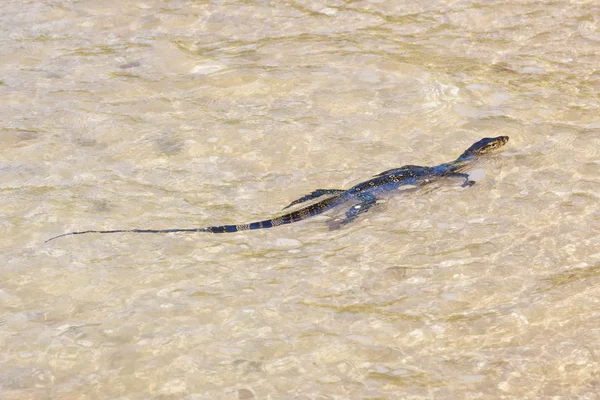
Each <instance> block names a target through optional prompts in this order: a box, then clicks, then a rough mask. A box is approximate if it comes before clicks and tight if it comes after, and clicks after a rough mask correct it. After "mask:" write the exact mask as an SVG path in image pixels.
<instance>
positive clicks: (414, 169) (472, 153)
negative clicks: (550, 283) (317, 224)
mask: <svg viewBox="0 0 600 400" xmlns="http://www.w3.org/2000/svg"><path fill="white" fill-rule="evenodd" d="M507 142H508V136H498V137H495V138H484V139H481V140H479V141H478V142H476V143H474V144H473V145H472V146H471V147H469V148H468V149H467V150H466V151H465V152H464V153H463V154H461V156H460V157H458V158H457V159H456V160H454V161H452V162H449V163H446V164H440V165H437V166H435V167H422V166H418V165H405V166H403V167H400V168H395V169H390V170H387V171H384V172H381V173H379V174H377V175H375V176H374V177H373V178H371V179H369V180H367V181H364V182H361V183H359V184H357V185H355V186H353V187H351V188H350V189H348V190H343V189H318V190H315V191H314V192H312V193H310V194H308V195H306V196H303V197H301V198H299V199H297V200H295V201H293V202H292V203H290V204H289V205H288V206H287V207H285V208H288V207H290V206H293V205H296V204H299V203H303V202H305V201H309V200H313V199H316V198H318V197H322V196H328V197H327V198H326V199H324V200H321V201H318V202H316V203H314V204H311V205H309V206H306V207H303V208H301V209H299V210H296V211H293V212H291V213H288V214H284V215H282V216H280V217H276V218H271V219H267V220H264V221H258V222H251V223H248V224H240V225H219V226H208V227H204V228H188V229H186V228H174V229H117V230H107V231H99V230H89V231H79V232H69V233H64V234H62V235H58V236H54V237H53V238H50V239H48V240H47V241H46V242H49V241H51V240H54V239H58V238H59V237H63V236H69V235H83V234H86V233H127V232H128V233H172V232H210V233H226V232H239V231H246V230H254V229H266V228H272V227H274V226H278V225H285V224H291V223H293V222H298V221H302V220H304V219H307V218H310V217H313V216H315V215H319V214H322V213H324V212H325V211H327V210H330V209H332V208H333V207H336V206H338V205H340V204H343V203H346V202H350V201H352V202H355V203H356V202H358V203H357V204H355V205H353V206H352V207H350V209H349V210H348V211H346V218H345V219H343V220H342V221H341V224H347V223H349V222H351V221H353V220H354V219H356V218H357V217H358V216H359V215H360V214H362V213H364V212H366V211H368V210H369V209H370V208H371V207H373V206H374V205H375V204H376V202H377V199H378V195H380V194H382V193H385V192H390V191H393V190H397V189H398V188H399V187H400V186H404V185H414V186H423V185H426V184H429V183H431V182H433V181H435V180H437V179H440V178H448V177H459V178H464V179H465V181H464V183H463V184H462V186H463V187H465V186H472V185H473V184H474V183H475V182H474V181H472V180H469V175H468V174H465V173H464V172H463V171H464V170H466V169H467V168H468V167H469V164H471V163H472V162H473V161H474V160H475V159H477V158H478V157H480V156H482V155H485V154H488V153H489V152H491V151H493V150H495V149H497V148H499V147H502V146H504V145H505V144H506V143H507ZM285 208H284V209H285Z"/></svg>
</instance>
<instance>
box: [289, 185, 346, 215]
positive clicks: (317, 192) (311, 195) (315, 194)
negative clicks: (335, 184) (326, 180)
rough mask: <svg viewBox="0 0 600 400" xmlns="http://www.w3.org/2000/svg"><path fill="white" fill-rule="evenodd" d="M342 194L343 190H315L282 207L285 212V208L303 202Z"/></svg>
mask: <svg viewBox="0 0 600 400" xmlns="http://www.w3.org/2000/svg"><path fill="white" fill-rule="evenodd" d="M344 192H345V190H341V189H317V190H315V191H314V192H312V193H309V194H307V195H306V196H302V197H300V198H299V199H297V200H294V201H292V202H291V203H290V204H288V205H287V206H285V207H283V209H284V210H285V209H286V208H289V207H291V206H293V205H296V204H300V203H304V202H305V201H308V200H312V199H316V198H317V197H321V196H324V195H326V194H340V193H344Z"/></svg>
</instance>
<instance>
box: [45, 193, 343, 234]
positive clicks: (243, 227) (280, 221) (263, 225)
mask: <svg viewBox="0 0 600 400" xmlns="http://www.w3.org/2000/svg"><path fill="white" fill-rule="evenodd" d="M343 201H344V199H342V198H341V196H340V195H338V196H334V197H330V198H328V199H325V200H322V201H319V202H318V203H315V204H311V205H309V206H307V207H304V208H301V209H299V210H296V211H293V212H291V213H288V214H284V215H282V216H280V217H276V218H272V219H267V220H264V221H258V222H250V223H248V224H239V225H220V226H208V227H204V228H174V229H115V230H107V231H99V230H89V231H79V232H68V233H63V234H62V235H58V236H54V237H52V238H50V239H48V240H46V242H45V243H48V242H50V241H52V240H54V239H58V238H60V237H63V236H70V235H84V234H87V233H173V232H210V233H230V232H240V231H248V230H254V229H267V228H272V227H274V226H279V225H285V224H291V223H293V222H298V221H302V220H303V219H307V218H310V217H314V216H315V215H319V214H322V213H324V212H325V211H327V210H330V209H331V208H333V207H335V206H337V205H339V204H340V203H342V202H343Z"/></svg>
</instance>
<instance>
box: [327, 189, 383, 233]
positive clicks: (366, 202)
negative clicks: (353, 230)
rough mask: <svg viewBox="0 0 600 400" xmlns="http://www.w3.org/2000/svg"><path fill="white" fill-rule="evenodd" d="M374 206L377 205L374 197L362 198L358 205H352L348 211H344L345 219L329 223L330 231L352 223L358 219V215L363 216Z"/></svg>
mask: <svg viewBox="0 0 600 400" xmlns="http://www.w3.org/2000/svg"><path fill="white" fill-rule="evenodd" d="M375 204H377V198H376V197H375V196H373V195H367V196H363V197H362V198H361V202H360V203H358V204H355V205H353V206H352V207H350V208H349V209H348V211H346V218H344V219H342V220H341V221H337V222H334V223H331V224H330V225H329V227H330V229H336V228H339V227H341V226H342V225H346V224H349V223H350V222H352V221H354V220H355V219H356V218H358V216H359V215H361V214H364V213H366V212H367V211H369V209H370V208H371V207H373V206H374V205H375Z"/></svg>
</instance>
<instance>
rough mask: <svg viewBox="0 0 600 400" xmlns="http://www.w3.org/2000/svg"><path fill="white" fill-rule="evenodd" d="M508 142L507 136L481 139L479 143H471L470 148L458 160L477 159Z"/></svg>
mask: <svg viewBox="0 0 600 400" xmlns="http://www.w3.org/2000/svg"><path fill="white" fill-rule="evenodd" d="M507 142H508V136H498V137H495V138H483V139H481V140H480V141H478V142H476V143H473V145H472V146H471V147H469V148H468V149H467V151H465V152H464V153H463V154H462V155H461V156H460V158H461V159H465V158H471V157H478V156H481V155H484V154H488V153H490V152H492V151H493V150H496V149H497V148H499V147H502V146H504V145H505V144H506V143H507Z"/></svg>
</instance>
